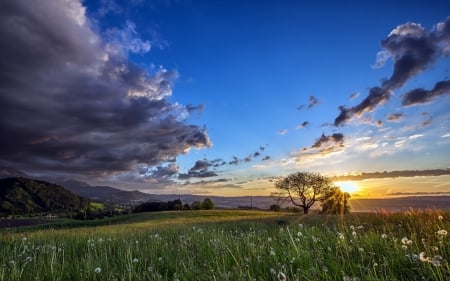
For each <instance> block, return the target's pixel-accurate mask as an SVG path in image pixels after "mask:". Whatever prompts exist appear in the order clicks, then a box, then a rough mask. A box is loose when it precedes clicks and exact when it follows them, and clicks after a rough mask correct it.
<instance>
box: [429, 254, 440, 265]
mask: <svg viewBox="0 0 450 281" xmlns="http://www.w3.org/2000/svg"><path fill="white" fill-rule="evenodd" d="M441 261H442V256H440V255H436V256H434V258H433V259H432V260H430V263H431V264H432V265H434V266H441Z"/></svg>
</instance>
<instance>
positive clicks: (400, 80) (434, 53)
mask: <svg viewBox="0 0 450 281" xmlns="http://www.w3.org/2000/svg"><path fill="white" fill-rule="evenodd" d="M449 26H450V18H447V19H446V20H445V22H443V23H439V24H438V25H437V26H436V28H435V29H433V30H431V31H428V30H425V29H424V28H423V27H422V26H420V25H419V24H415V23H405V24H403V25H400V26H398V27H397V28H395V29H394V30H393V31H392V32H391V33H390V34H389V36H388V37H387V38H386V39H384V40H382V41H381V47H382V48H383V49H384V50H383V51H382V52H381V53H380V54H379V55H378V57H377V63H376V65H377V66H382V65H384V63H385V61H386V60H387V59H388V58H392V59H393V63H394V69H393V72H392V75H391V77H390V78H389V79H387V80H385V81H384V82H383V83H382V84H381V85H380V86H376V87H372V88H371V89H370V91H369V94H368V96H367V97H366V98H365V99H364V100H363V101H361V103H360V104H358V105H356V106H354V107H351V108H346V107H340V114H339V115H338V116H337V117H336V119H335V120H334V125H335V126H340V125H343V124H344V123H346V122H348V121H349V120H351V119H352V118H353V116H354V115H357V116H361V115H362V114H363V113H364V112H368V111H373V110H374V109H375V107H377V106H378V105H380V104H383V103H384V102H386V101H387V100H388V99H389V98H390V97H391V96H392V92H393V90H395V89H398V88H400V87H402V86H403V85H404V84H405V82H406V81H407V80H408V79H409V78H411V77H413V76H414V75H416V74H417V73H419V72H420V71H423V70H425V69H426V68H427V67H428V66H429V65H430V64H431V63H433V62H434V61H435V60H436V59H437V58H438V57H440V56H443V55H446V54H447V53H448V50H447V48H448V40H449V38H450V27H449ZM419 95H420V94H419Z"/></svg>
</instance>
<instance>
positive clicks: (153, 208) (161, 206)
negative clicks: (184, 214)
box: [133, 198, 215, 213]
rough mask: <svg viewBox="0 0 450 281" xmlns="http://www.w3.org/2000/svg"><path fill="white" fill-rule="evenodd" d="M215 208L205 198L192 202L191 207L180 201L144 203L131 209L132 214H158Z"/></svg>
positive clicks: (212, 203) (209, 200)
mask: <svg viewBox="0 0 450 281" xmlns="http://www.w3.org/2000/svg"><path fill="white" fill-rule="evenodd" d="M214 208H215V204H214V202H213V201H212V200H211V199H209V198H205V199H204V200H203V201H201V202H200V201H194V202H192V204H191V205H189V204H187V203H186V204H184V205H183V203H182V202H181V200H180V199H176V200H173V201H167V202H145V203H142V204H140V205H138V206H136V207H135V208H134V209H133V212H134V213H140V212H160V211H180V210H212V209H214Z"/></svg>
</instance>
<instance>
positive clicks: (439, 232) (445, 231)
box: [437, 229, 447, 236]
mask: <svg viewBox="0 0 450 281" xmlns="http://www.w3.org/2000/svg"><path fill="white" fill-rule="evenodd" d="M437 235H440V236H447V230H445V229H441V230H438V232H437Z"/></svg>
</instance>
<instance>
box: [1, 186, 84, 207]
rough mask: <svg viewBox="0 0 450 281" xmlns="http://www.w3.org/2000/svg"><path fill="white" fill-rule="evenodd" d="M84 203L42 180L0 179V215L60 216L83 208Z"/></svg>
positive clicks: (78, 197) (77, 197) (61, 188)
mask: <svg viewBox="0 0 450 281" xmlns="http://www.w3.org/2000/svg"><path fill="white" fill-rule="evenodd" d="M86 204H88V200H87V199H85V198H82V197H80V196H78V195H75V194H74V193H72V192H70V191H69V190H66V189H65V188H64V187H62V186H59V185H56V184H51V183H48V182H45V181H39V180H32V179H27V178H22V177H12V178H4V179H0V214H3V215H10V214H14V215H23V214H34V213H42V212H50V213H63V212H68V211H70V212H76V211H78V210H81V209H83V206H86Z"/></svg>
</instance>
